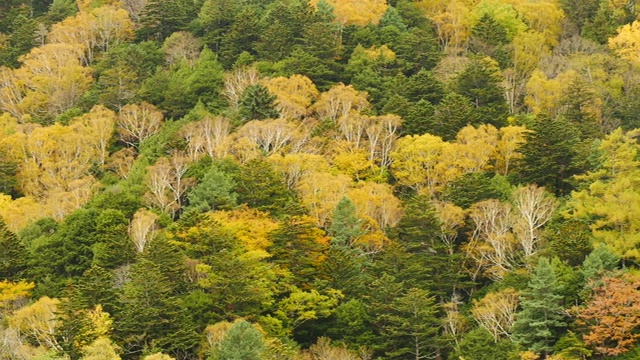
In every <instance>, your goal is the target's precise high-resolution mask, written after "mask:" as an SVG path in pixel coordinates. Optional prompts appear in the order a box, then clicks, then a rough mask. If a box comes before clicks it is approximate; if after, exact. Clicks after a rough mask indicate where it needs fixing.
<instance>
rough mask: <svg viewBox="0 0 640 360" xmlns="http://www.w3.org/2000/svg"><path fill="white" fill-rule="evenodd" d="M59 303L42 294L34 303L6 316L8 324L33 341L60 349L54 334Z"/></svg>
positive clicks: (52, 348)
mask: <svg viewBox="0 0 640 360" xmlns="http://www.w3.org/2000/svg"><path fill="white" fill-rule="evenodd" d="M59 304H60V300H58V299H51V298H49V297H47V296H44V297H42V298H40V299H39V300H38V301H36V302H35V303H33V304H31V305H28V306H25V307H23V308H22V309H19V310H17V311H15V312H14V313H13V315H11V316H10V317H9V318H8V320H9V324H10V325H11V326H12V327H14V328H16V329H18V330H19V331H20V332H21V333H22V334H24V335H25V336H26V337H27V338H29V339H30V340H31V341H33V342H34V343H36V344H39V345H40V346H44V347H46V348H48V349H51V350H59V351H61V350H62V347H61V346H60V344H58V341H57V340H56V336H55V335H56V327H57V325H58V321H57V320H56V319H57V315H56V313H57V310H58V305H59Z"/></svg>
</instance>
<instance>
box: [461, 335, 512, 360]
mask: <svg viewBox="0 0 640 360" xmlns="http://www.w3.org/2000/svg"><path fill="white" fill-rule="evenodd" d="M517 350H518V347H517V345H516V344H514V343H513V342H511V340H509V339H500V340H498V342H497V343H496V341H495V339H494V338H493V336H491V333H489V332H488V331H487V330H485V329H484V328H483V327H477V328H475V329H473V330H471V331H469V332H468V333H466V334H465V335H464V338H463V339H462V341H460V344H459V345H458V348H457V349H456V351H455V356H457V357H459V358H462V359H474V360H511V359H513V358H514V357H513V356H512V355H513V354H514V353H516V352H517Z"/></svg>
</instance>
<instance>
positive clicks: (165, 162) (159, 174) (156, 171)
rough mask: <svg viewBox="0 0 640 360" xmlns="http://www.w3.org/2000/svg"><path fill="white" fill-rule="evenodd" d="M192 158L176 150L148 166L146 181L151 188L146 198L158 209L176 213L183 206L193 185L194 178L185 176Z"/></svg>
mask: <svg viewBox="0 0 640 360" xmlns="http://www.w3.org/2000/svg"><path fill="white" fill-rule="evenodd" d="M190 163H191V162H190V160H189V158H188V157H186V156H185V155H184V154H182V153H179V152H174V153H173V154H172V155H171V156H170V157H169V158H166V157H161V158H160V159H158V160H157V161H156V163H155V165H151V166H149V167H147V176H146V179H145V183H146V185H147V189H148V190H149V191H148V192H147V193H146V194H145V196H144V197H145V200H146V201H147V202H148V203H149V204H150V205H153V206H155V207H157V208H158V209H160V210H162V211H164V212H167V213H170V214H174V213H175V212H176V211H177V210H179V209H180V208H181V207H182V201H183V198H184V195H185V193H186V191H187V189H188V188H189V187H191V186H193V184H194V181H193V179H192V178H185V177H184V175H185V174H186V172H187V170H188V169H189V164H190Z"/></svg>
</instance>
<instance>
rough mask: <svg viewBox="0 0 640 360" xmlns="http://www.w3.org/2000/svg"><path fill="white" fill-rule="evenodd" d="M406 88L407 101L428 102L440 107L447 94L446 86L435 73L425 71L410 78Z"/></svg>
mask: <svg viewBox="0 0 640 360" xmlns="http://www.w3.org/2000/svg"><path fill="white" fill-rule="evenodd" d="M405 86H406V92H407V93H406V96H407V99H409V101H412V102H418V101H420V100H427V101H428V102H430V103H431V104H433V105H438V104H439V103H440V101H442V99H443V98H444V97H445V94H446V92H445V87H444V84H443V83H442V82H441V81H440V80H438V79H437V78H436V77H435V75H434V74H433V72H431V71H427V70H424V69H423V70H420V71H418V72H417V73H415V74H413V75H412V76H410V77H409V79H408V80H407V83H406V84H405Z"/></svg>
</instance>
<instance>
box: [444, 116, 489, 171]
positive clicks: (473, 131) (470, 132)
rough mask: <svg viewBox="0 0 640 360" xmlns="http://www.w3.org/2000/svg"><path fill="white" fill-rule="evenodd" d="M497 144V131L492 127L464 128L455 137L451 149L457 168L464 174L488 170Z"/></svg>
mask: <svg viewBox="0 0 640 360" xmlns="http://www.w3.org/2000/svg"><path fill="white" fill-rule="evenodd" d="M497 144H498V129H496V128H495V127H493V126H492V125H486V124H485V125H480V126H478V127H477V128H475V127H473V126H471V125H467V126H465V127H464V128H462V129H460V131H459V132H458V134H457V135H456V143H455V145H457V146H454V149H453V152H454V153H455V154H457V155H456V158H457V159H456V163H457V167H459V168H460V169H461V171H462V172H464V173H467V172H478V171H483V170H489V168H490V166H489V161H490V160H491V159H492V158H493V157H494V153H495V151H496V147H497Z"/></svg>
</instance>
